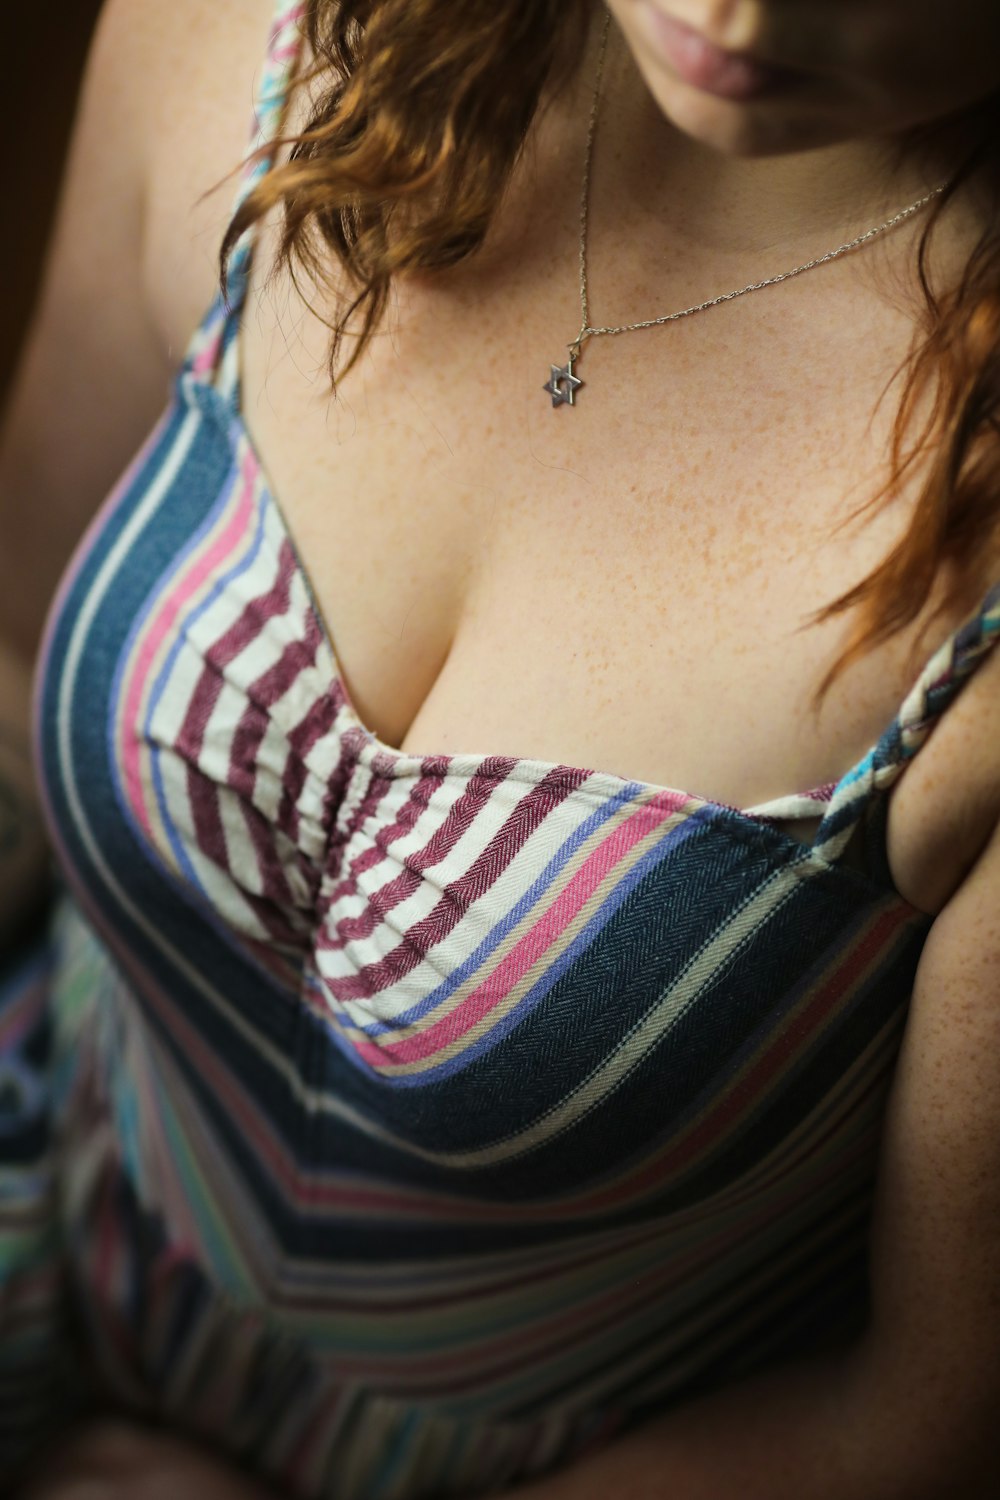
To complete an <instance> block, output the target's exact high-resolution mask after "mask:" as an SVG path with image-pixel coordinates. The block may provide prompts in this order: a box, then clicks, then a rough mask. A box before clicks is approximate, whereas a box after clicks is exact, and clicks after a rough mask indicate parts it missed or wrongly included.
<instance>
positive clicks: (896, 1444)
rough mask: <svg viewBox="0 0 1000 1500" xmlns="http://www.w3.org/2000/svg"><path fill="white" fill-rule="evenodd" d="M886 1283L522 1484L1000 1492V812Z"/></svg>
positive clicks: (942, 1011)
mask: <svg viewBox="0 0 1000 1500" xmlns="http://www.w3.org/2000/svg"><path fill="white" fill-rule="evenodd" d="M996 666H1000V663H996V664H994V663H990V670H991V675H992V677H993V686H994V687H996V686H997V683H998V682H1000V677H998V676H997V673H996V671H995V667H996ZM986 670H987V669H986V668H984V669H983V671H986ZM988 727H989V726H981V728H984V731H985V730H986V729H988ZM983 739H984V741H986V742H988V743H993V744H995V738H993V736H992V735H990V734H988V733H986V732H984V734H983ZM873 1298H874V1312H873V1318H872V1322H871V1326H870V1328H869V1330H868V1333H867V1335H866V1337H865V1339H864V1341H863V1343H862V1344H861V1345H860V1346H859V1347H857V1348H854V1349H852V1350H851V1351H849V1352H848V1353H845V1354H843V1355H830V1356H828V1357H826V1358H823V1359H817V1360H816V1361H815V1363H813V1364H810V1365H803V1366H798V1367H792V1366H787V1367H783V1368H781V1369H777V1370H775V1371H774V1372H773V1373H772V1374H769V1375H767V1376H765V1377H762V1378H760V1379H758V1380H754V1381H752V1382H750V1383H747V1384H744V1385H738V1386H733V1387H732V1388H731V1389H729V1390H725V1391H722V1392H720V1393H719V1394H717V1395H714V1396H712V1397H710V1398H706V1399H704V1400H700V1401H697V1402H693V1403H691V1404H690V1405H688V1406H685V1407H682V1408H679V1409H677V1410H676V1411H674V1412H672V1413H671V1414H670V1415H669V1416H667V1417H664V1418H663V1419H662V1420H661V1421H657V1422H654V1423H652V1424H650V1425H648V1426H645V1427H644V1428H642V1429H641V1430H639V1431H637V1432H636V1433H634V1434H632V1435H629V1436H627V1437H626V1438H624V1439H622V1440H621V1441H619V1442H617V1443H615V1444H613V1445H612V1446H610V1447H609V1448H607V1449H606V1450H604V1451H602V1452H600V1453H597V1454H595V1455H593V1456H591V1457H590V1458H588V1459H587V1460H586V1461H585V1462H582V1463H579V1464H577V1465H575V1466H574V1467H572V1468H570V1469H567V1470H565V1471H563V1472H561V1473H559V1474H556V1475H554V1476H553V1477H552V1478H550V1479H547V1480H544V1481H542V1482H540V1483H537V1484H531V1485H527V1486H524V1487H522V1488H519V1489H518V1490H516V1491H515V1494H516V1497H517V1500H607V1497H608V1496H609V1495H615V1496H616V1497H621V1500H733V1497H734V1496H739V1500H991V1497H993V1496H995V1495H996V1494H997V1474H998V1473H1000V1466H998V1461H997V1456H996V1441H997V1438H996V1431H997V1421H998V1416H1000V829H998V830H997V831H995V832H994V834H993V836H992V839H991V841H990V842H989V843H988V844H987V846H986V849H985V851H984V853H983V854H982V855H981V857H980V859H979V860H978V862H977V864H976V866H975V867H974V869H973V870H972V871H971V873H970V874H969V875H968V876H967V878H966V879H965V881H964V882H963V883H962V885H961V886H960V887H959V889H958V890H957V891H956V893H955V894H954V896H953V897H952V898H951V900H950V901H949V902H948V904H947V906H946V907H945V909H944V910H943V911H942V913H941V914H940V916H939V917H938V918H937V919H936V921H935V923H934V926H933V928H932V930H931V933H930V936H929V938H928V941H927V944H926V947H925V949H924V953H923V956H922V959H921V963H920V967H919V971H918V974H917V981H916V988H915V991H914V996H913V1004H912V1009H911V1013H910V1019H909V1022H908V1026H907V1032H906V1037H905V1041H904V1046H903V1051H902V1055H901V1058H900V1062H899V1067H898V1071H897V1076H896V1079H895V1083H894V1087H893V1092H892V1095H891V1099H890V1104H889V1109H888V1115H887V1119H886V1129H885V1136H884V1142H883V1151H882V1161H881V1169H880V1179H879V1191H878V1198H877V1209H876V1223H875V1233H874V1245H873Z"/></svg>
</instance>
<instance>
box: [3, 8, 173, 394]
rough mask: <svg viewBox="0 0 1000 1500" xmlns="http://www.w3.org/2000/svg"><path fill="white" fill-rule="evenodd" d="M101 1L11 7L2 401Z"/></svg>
mask: <svg viewBox="0 0 1000 1500" xmlns="http://www.w3.org/2000/svg"><path fill="white" fill-rule="evenodd" d="M167 3H169V0H167ZM100 6H101V0H59V3H58V4H48V5H46V4H39V3H38V0H35V3H34V4H32V3H29V4H21V5H17V6H14V5H8V6H7V7H5V14H4V20H3V30H4V57H5V63H6V65H5V68H4V88H3V92H2V96H0V143H2V146H0V151H2V158H0V160H2V169H0V182H2V185H3V187H2V191H3V210H2V213H3V219H2V241H0V244H2V251H0V256H2V259H0V273H2V275H0V286H2V295H0V400H2V397H3V394H4V393H5V391H6V387H7V383H8V381H9V379H10V375H11V371H12V366H13V364H14V360H15V357H16V354H17V350H18V347H19V345H20V342H21V339H22V338H23V336H24V332H25V327H26V325H27V322H28V318H29V316H30V313H31V307H32V304H33V301H34V297H35V293H36V291H37V286H38V278H39V275H40V273H41V269H42V257H43V255H44V252H45V244H46V240H47V237H48V231H49V228H50V224H51V218H52V211H53V208H54V207H55V200H56V195H57V193H58V190H59V183H60V179H61V176H62V168H63V161H64V157H65V151H66V143H67V140H68V137H69V132H70V127H71V125H72V122H73V115H74V111H75V107H76V98H77V92H78V89H79V84H80V76H81V73H82V70H83V64H84V61H85V58H86V53H87V46H88V43H89V40H90V36H91V33H92V31H93V26H94V21H95V20H96V18H97V13H98V11H99V10H100Z"/></svg>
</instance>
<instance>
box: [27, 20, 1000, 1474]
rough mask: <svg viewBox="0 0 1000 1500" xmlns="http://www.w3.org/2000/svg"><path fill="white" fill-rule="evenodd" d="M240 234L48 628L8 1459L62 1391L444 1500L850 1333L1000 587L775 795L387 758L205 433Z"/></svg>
mask: <svg viewBox="0 0 1000 1500" xmlns="http://www.w3.org/2000/svg"><path fill="white" fill-rule="evenodd" d="M297 23H298V16H297V13H296V11H295V10H291V9H289V8H288V6H287V3H286V4H285V5H284V6H283V8H282V9H281V10H280V11H279V14H278V18H277V22H276V25H275V27H274V30H273V34H272V38H271V47H270V52H269V58H268V64H267V68H266V70H265V73H264V75H263V79H262V89H261V95H260V100H259V105H258V110H257V119H256V124H255V130H256V132H257V136H258V138H259V139H261V140H262V141H265V142H266V141H267V140H269V139H270V138H272V137H273V135H274V132H275V130H276V122H277V120H278V117H279V115H280V111H281V108H282V103H283V100H284V97H285V94H286V90H287V81H288V76H289V72H290V69H291V67H292V63H293V60H294V57H295V55H296V48H297V40H298V24H297ZM263 170H266V163H260V164H258V165H257V166H256V167H254V168H253V169H248V172H247V176H246V183H249V182H252V181H253V180H255V174H257V173H259V172H261V171H263ZM245 185H246V184H245ZM250 255H251V247H250V245H249V244H248V243H245V244H243V245H242V246H241V247H240V249H239V251H238V253H237V255H236V257H235V259H234V262H233V264H232V267H231V273H230V286H229V298H228V306H227V302H226V300H225V299H222V298H221V297H220V298H219V299H218V300H217V301H216V302H215V304H214V306H213V307H212V308H211V309H210V311H209V313H208V315H207V316H206V318H205V320H204V322H203V324H202V326H201V327H200V328H199V329H198V330H197V332H196V334H195V336H194V339H193V341H192V343H191V346H190V349H189V351H188V354H187V358H186V359H185V362H184V364H183V367H182V369H181V370H180V372H179V374H178V376H177V380H176V383H175V385H174V388H173V391H172V397H171V400H170V403H169V406H168V408H167V410H166V412H165V414H164V416H163V417H162V419H161V421H160V422H159V424H158V425H157V427H156V429H155V431H154V432H153V433H152V435H151V436H150V438H149V440H148V442H147V443H146V445H145V446H144V448H143V449H142V451H141V452H140V454H139V455H138V457H137V458H136V459H135V461H134V463H133V464H132V466H131V468H130V469H129V471H128V472H127V473H126V474H125V476H124V477H123V479H122V480H121V482H120V484H119V485H118V486H117V488H116V490H115V492H114V493H113V494H112V496H111V497H110V498H109V500H108V501H107V503H106V504H105V506H104V508H103V509H102V511H101V512H100V514H99V515H98V516H97V518H96V520H95V522H94V523H93V525H92V527H91V528H90V531H89V533H88V534H87V536H86V537H85V538H84V540H83V542H82V544H81V545H80V547H79V549H78V551H77V554H76V556H75V559H74V561H73V563H72V565H71V567H70V569H69V572H68V574H67V576H66V577H65V579H64V581H63V584H62V586H61V589H60V592H59V595H58V597H57V599H56V601H55V603H54V606H53V609H52V612H51V616H50V621H49V627H48V631H47V637H46V642H45V646H44V651H43V657H42V661H41V664H40V669H39V682H38V690H37V744H38V755H39V766H40V780H41V785H42V788H43V795H44V800H45V804H46V808H47V815H48V821H49V827H50V830H51V836H52V840H53V843H54V846H55V849H56V852H57V856H58V860H59V865H60V868H61V871H62V876H63V879H64V882H65V886H66V888H67V893H68V894H67V895H66V897H65V899H63V900H62V901H61V902H60V904H59V908H58V911H57V913H56V915H55V918H54V920H53V923H52V927H51V932H50V935H49V938H48V940H47V942H46V944H45V945H44V948H43V949H42V951H40V952H39V951H33V952H31V953H29V954H22V955H21V956H20V957H19V958H17V959H15V958H8V960H7V962H6V968H5V970H4V974H3V983H2V985H0V1048H2V1056H3V1062H2V1067H0V1398H2V1399H0V1406H2V1407H3V1409H4V1410H5V1412H6V1414H7V1422H8V1425H9V1426H12V1427H14V1428H16V1431H15V1432H14V1433H13V1435H12V1434H11V1433H10V1432H8V1434H7V1440H8V1442H9V1443H11V1444H12V1443H13V1441H14V1439H15V1438H17V1439H19V1440H20V1441H21V1443H22V1445H23V1444H24V1443H25V1442H26V1436H25V1435H26V1434H27V1433H28V1432H29V1431H30V1428H31V1422H32V1420H33V1415H35V1416H38V1415H41V1416H43V1417H45V1416H48V1417H49V1420H50V1421H51V1402H52V1400H53V1399H54V1396H53V1394H52V1393H53V1391H54V1390H57V1389H58V1390H62V1391H65V1390H69V1391H70V1392H72V1391H73V1389H74V1387H75V1388H76V1389H79V1387H80V1385H81V1384H83V1383H86V1384H88V1385H92V1384H93V1382H95V1381H99V1382H100V1385H101V1388H102V1390H103V1391H104V1392H106V1393H107V1399H108V1400H110V1401H111V1402H113V1403H115V1404H116V1405H117V1406H119V1407H121V1408H123V1409H125V1410H127V1411H129V1412H132V1413H134V1414H137V1415H139V1416H143V1415H152V1416H155V1417H158V1418H162V1419H163V1420H165V1421H167V1422H169V1423H170V1424H172V1425H173V1426H175V1427H177V1428H178V1429H180V1430H184V1431H189V1432H197V1433H202V1434H205V1435H207V1436H208V1437H210V1438H211V1440H212V1441H213V1442H215V1443H216V1444H218V1445H219V1446H220V1447H221V1448H222V1449H223V1450H225V1451H226V1452H228V1453H229V1454H231V1455H233V1456H234V1457H236V1458H238V1459H240V1460H242V1461H243V1462H245V1463H247V1464H248V1465H250V1466H251V1467H252V1468H253V1469H254V1470H255V1471H256V1472H258V1473H260V1474H261V1475H264V1476H267V1477H269V1478H270V1479H271V1480H272V1481H274V1482H275V1483H276V1484H277V1485H278V1486H280V1487H281V1489H282V1492H284V1493H288V1494H289V1495H298V1496H303V1497H317V1500H318V1497H330V1500H333V1497H334V1496H336V1497H337V1500H420V1497H431V1496H443V1495H447V1494H471V1493H474V1492H476V1491H479V1490H482V1489H485V1488H487V1487H492V1486H496V1485H501V1484H504V1483H512V1482H514V1481H516V1480H518V1479H522V1478H525V1477H527V1476H530V1475H532V1474H537V1473H539V1472H541V1471H542V1470H544V1469H545V1468H546V1467H548V1466H550V1465H553V1464H555V1463H559V1462H565V1461H567V1460H569V1459H571V1458H573V1457H575V1456H577V1455H579V1454H580V1453H581V1452H583V1451H584V1449H585V1448H586V1447H587V1446H588V1445H592V1444H595V1443H597V1442H602V1441H606V1440H608V1439H609V1438H610V1437H611V1436H612V1435H613V1434H615V1433H617V1432H620V1431H622V1430H623V1429H625V1428H626V1427H627V1426H628V1425H629V1424H632V1423H635V1422H637V1421H640V1420H642V1419H643V1418H644V1417H646V1416H648V1415H649V1414H651V1413H653V1412H656V1411H661V1410H663V1409H664V1408H665V1407H666V1406H668V1405H669V1404H671V1403H675V1402H677V1401H679V1400H681V1399H682V1398H686V1397H688V1396H690V1395H692V1394H694V1393H695V1392H698V1391H704V1390H707V1389H710V1388H713V1387H715V1386H717V1385H719V1384H720V1383H721V1382H723V1381H726V1380H730V1379H733V1378H736V1377H738V1376H740V1375H743V1374H745V1373H748V1372H749V1371H751V1370H752V1369H754V1368H757V1367H759V1366H761V1365H762V1364H764V1363H766V1362H768V1361H771V1360H774V1359H778V1358H781V1357H786V1356H788V1355H790V1354H792V1353H795V1352H798V1351H802V1350H805V1349H810V1348H815V1347H816V1346H817V1344H818V1343H819V1342H820V1341H822V1340H824V1339H825V1338H827V1337H828V1336H829V1335H830V1334H831V1332H832V1331H842V1330H843V1329H844V1328H845V1327H847V1326H849V1325H852V1324H860V1322H861V1321H862V1320H863V1318H864V1314H865V1295H866V1265H865V1262H866V1245H867V1235H868V1224H869V1215H870V1210H871V1204H872V1196H873V1183H874V1177H875V1168H876V1158H877V1152H878V1146H879V1138H880V1129H881V1121H882V1116H883V1110H884V1105H885V1102H886V1096H887V1091H888V1088H889V1085H890V1082H891V1079H892V1075H893V1068H894V1064H895V1060H896V1057H897V1054H898V1051H899V1047H900V1041H901V1036H902V1032H903V1027H904V1023H905V1019H906V1013H907V1006H908V1002H909V998H910V994H911V989H912V983H913V978H914V973H915V969H916V965H917V962H918V960H919V957H920V953H921V949H922V945H923V943H924V941H925V938H926V936H927V933H928V930H929V927H930V919H929V918H928V917H927V916H925V915H923V914H922V913H920V912H918V911H917V910H915V909H914V908H913V907H912V906H910V905H909V904H908V903H907V902H906V901H905V900H904V899H903V898H902V897H901V896H900V895H899V893H898V892H897V891H896V890H895V889H894V887H893V884H892V880H891V877H890V873H889V869H888V864H887V860H886V848H885V826H886V807H887V798H888V794H889V792H890V790H891V788H892V786H893V784H894V783H895V782H896V780H897V778H898V777H899V776H900V774H901V773H902V772H903V770H904V768H905V766H906V764H907V763H908V761H909V760H910V759H911V758H912V757H913V756H914V755H915V754H916V753H917V752H918V751H919V749H920V747H921V745H922V743H923V742H924V740H925V739H926V737H927V735H928V733H929V732H930V731H931V729H932V728H933V726H934V723H935V722H936V720H937V719H938V718H939V717H940V715H941V714H942V713H943V712H944V711H945V710H946V709H947V707H948V705H949V704H950V703H951V702H952V700H953V699H954V698H955V696H956V694H958V693H959V692H960V691H961V688H962V686H963V684H964V683H965V682H966V681H967V680H968V679H969V677H970V675H971V674H972V673H973V672H974V671H975V670H976V667H977V666H978V664H979V663H980V662H981V661H982V660H983V659H984V657H985V656H986V654H987V653H988V652H989V651H990V650H991V649H992V647H993V645H994V643H995V641H996V639H997V636H998V634H1000V590H998V591H994V592H993V593H992V594H991V595H990V596H989V597H988V598H987V599H986V600H985V602H984V604H983V607H982V609H981V610H980V611H979V612H978V613H977V614H976V616H975V617H974V618H973V619H971V620H970V621H969V623H968V624H967V625H966V626H964V627H963V629H961V630H960V631H959V632H958V633H957V634H955V635H954V636H953V637H952V638H950V639H949V640H948V641H946V642H945V643H944V644H943V646H942V647H941V649H940V650H939V651H938V652H937V653H936V654H935V656H934V658H933V660H932V661H931V662H930V663H929V664H928V666H927V668H926V670H925V671H924V672H923V673H922V674H921V676H920V678H919V680H918V681H917V682H916V684H915V685H914V687H913V690H912V692H911V693H910V694H909V696H908V697H907V699H906V702H905V703H904V705H903V707H902V709H901V711H900V713H899V715H898V716H897V717H896V719H895V720H894V721H893V723H892V724H891V725H890V726H889V727H888V729H887V730H886V732H885V734H884V735H883V736H882V738H881V739H880V740H879V742H878V743H877V744H876V745H875V746H874V747H873V748H872V750H871V751H870V752H869V753H868V754H867V755H866V756H865V757H864V758H863V759H862V761H861V762H860V763H859V764H858V765H856V766H855V767H853V768H852V769H851V770H850V771H849V772H848V773H847V774H846V775H845V776H844V777H843V779H842V780H841V781H840V782H839V783H838V784H837V785H836V786H833V787H828V788H825V789H824V790H822V791H818V792H812V793H809V794H807V795H805V796H804V797H788V798H785V799H782V800H781V801H778V802H775V803H772V804H769V805H767V806H764V807H758V808H752V809H747V810H737V809H734V808H732V807H728V806H723V805H721V804H719V803H716V802H712V801H710V800H708V799H706V798H704V797H699V796H694V795H691V794H688V793H685V792H682V791H678V790H673V789H669V788H665V787H658V786H651V785H648V784H645V783H642V782H638V781H634V780H626V779H623V778H621V777H619V776H617V775H614V774H610V773H605V772H595V771H588V770H583V769H578V768H574V767H569V766H562V765H550V764H546V763H541V762H538V761H534V760H521V759H515V758H511V757H505V756H499V755H497V756H484V755H430V756H417V755H412V754H408V753H404V752H401V751H397V750H395V749H393V748H391V747H389V746H387V745H385V744H382V743H380V741H379V740H378V739H377V738H376V737H375V736H374V735H373V734H372V733H370V732H369V731H368V730H367V729H366V728H365V726H364V725H363V724H362V723H361V722H360V720H359V718H358V715H357V713H356V712H355V710H354V708H353V707H352V705H351V703H350V701H349V699H348V697H347V694H346V692H345V689H344V684H343V680H342V677H341V675H340V672H339V670H338V666H337V662H336V660H335V656H334V651H333V647H332V643H331V641H330V639H329V636H328V635H327V633H326V632H325V630H324V626H323V622H322V619H321V617H320V615H319V612H318V610H317V608H316V605H315V602H314V600H313V598H312V597H311V595H310V591H309V586H308V583H307V580H306V576H305V572H304V570H303V568H302V566H301V564H300V560H299V558H298V556H297V554H296V551H295V548H294V546H293V544H292V541H291V539H290V536H289V533H288V530H287V528H286V526H285V523H284V521H283V519H282V513H281V510H280V508H279V506H278V504H277V502H276V499H275V497H274V495H273V494H272V493H271V492H270V491H269V489H268V486H267V482H266V479H265V476H264V473H263V472H262V467H261V463H260V461H259V459H258V456H257V454H256V453H255V451H254V448H253V446H252V443H251V441H250V438H249V436H248V433H247V430H246V427H245V426H244V423H243V420H242V418H241V413H240V372H239V366H238V345H237V335H238V331H239V324H240V317H241V312H242V307H243V301H244V297H245V292H246V285H247V276H248V270H249V263H250ZM807 815H810V816H811V817H812V818H813V821H814V826H815V828H816V832H815V838H814V840H813V842H812V843H811V844H810V843H805V842H802V841H801V840H799V839H797V838H795V837H793V836H792V835H791V833H790V832H789V831H788V830H787V829H786V827H785V824H786V823H787V822H788V821H789V820H792V819H801V818H802V817H804V816H807ZM848 845H850V846H851V859H850V862H849V863H848V862H847V861H846V859H845V853H846V851H847V849H848ZM71 1331H72V1336H71ZM84 1371H86V1372H87V1373H86V1374H84V1373H83V1372H84Z"/></svg>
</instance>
